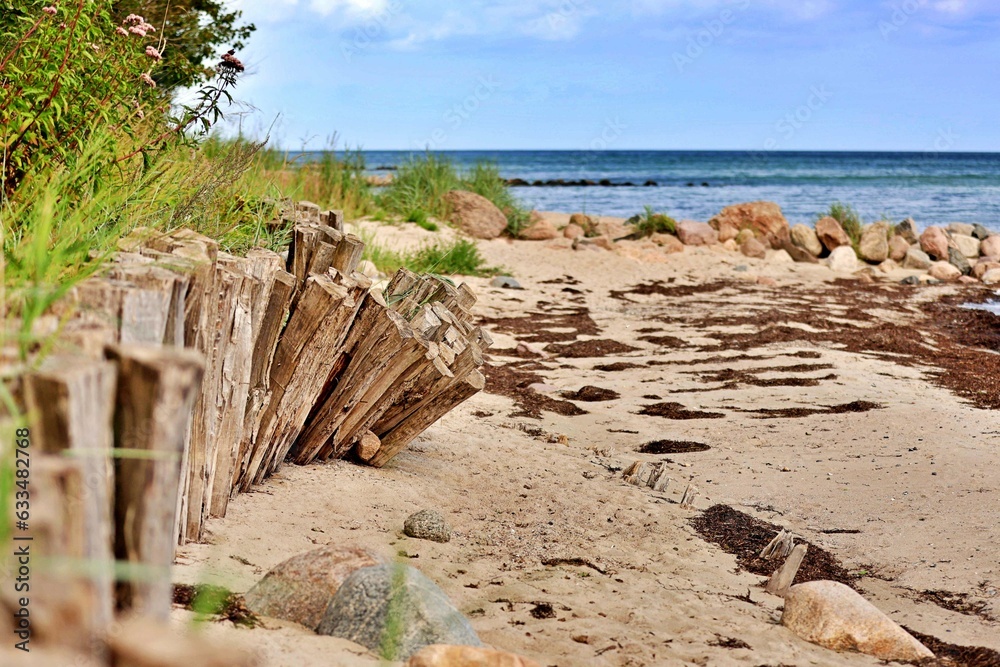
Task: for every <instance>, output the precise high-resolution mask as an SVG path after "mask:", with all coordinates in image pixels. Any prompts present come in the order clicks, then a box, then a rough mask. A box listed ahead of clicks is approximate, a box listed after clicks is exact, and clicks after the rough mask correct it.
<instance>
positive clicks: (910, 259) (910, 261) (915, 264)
mask: <svg viewBox="0 0 1000 667" xmlns="http://www.w3.org/2000/svg"><path fill="white" fill-rule="evenodd" d="M931 264H933V262H932V261H931V257H930V255H928V254H927V253H926V252H924V251H923V250H921V249H920V248H918V247H917V246H912V247H911V248H910V249H909V250H908V251H906V257H905V258H904V259H903V268H904V269H920V270H922V271H926V270H927V269H929V268H931Z"/></svg>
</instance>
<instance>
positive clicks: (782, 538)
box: [760, 528, 795, 560]
mask: <svg viewBox="0 0 1000 667" xmlns="http://www.w3.org/2000/svg"><path fill="white" fill-rule="evenodd" d="M794 546H795V535H793V534H792V533H790V532H788V531H787V530H785V529H784V528H782V529H781V532H779V533H778V534H777V535H775V536H774V539H773V540H771V541H770V542H768V543H767V546H766V547H764V548H763V549H761V552H760V557H761V558H763V559H765V560H769V559H771V558H774V557H775V556H777V557H778V558H787V557H788V554H790V553H791V552H792V548H793V547H794Z"/></svg>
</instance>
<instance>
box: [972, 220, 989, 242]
mask: <svg viewBox="0 0 1000 667" xmlns="http://www.w3.org/2000/svg"><path fill="white" fill-rule="evenodd" d="M991 235H992V232H991V231H990V230H988V229H986V228H985V227H983V226H982V225H980V224H978V223H977V224H975V225H973V226H972V236H973V237H974V238H977V239H979V240H980V241H982V240H983V239H985V238H988V237H990V236H991Z"/></svg>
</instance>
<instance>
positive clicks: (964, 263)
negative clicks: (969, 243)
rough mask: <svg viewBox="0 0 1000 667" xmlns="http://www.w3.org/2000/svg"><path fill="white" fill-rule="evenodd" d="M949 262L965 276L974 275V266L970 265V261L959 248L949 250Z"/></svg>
mask: <svg viewBox="0 0 1000 667" xmlns="http://www.w3.org/2000/svg"><path fill="white" fill-rule="evenodd" d="M948 262H950V263H951V265H952V266H954V267H955V268H956V269H958V270H959V271H961V272H962V275H963V276H967V275H969V274H970V273H972V265H971V264H969V260H968V259H967V258H966V256H965V255H964V254H962V251H961V250H959V249H958V248H954V247H952V248H948Z"/></svg>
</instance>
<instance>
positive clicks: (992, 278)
mask: <svg viewBox="0 0 1000 667" xmlns="http://www.w3.org/2000/svg"><path fill="white" fill-rule="evenodd" d="M982 281H983V284H985V285H996V284H997V283H1000V268H996V269H990V270H989V271H987V272H986V273H984V274H983V277H982Z"/></svg>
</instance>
